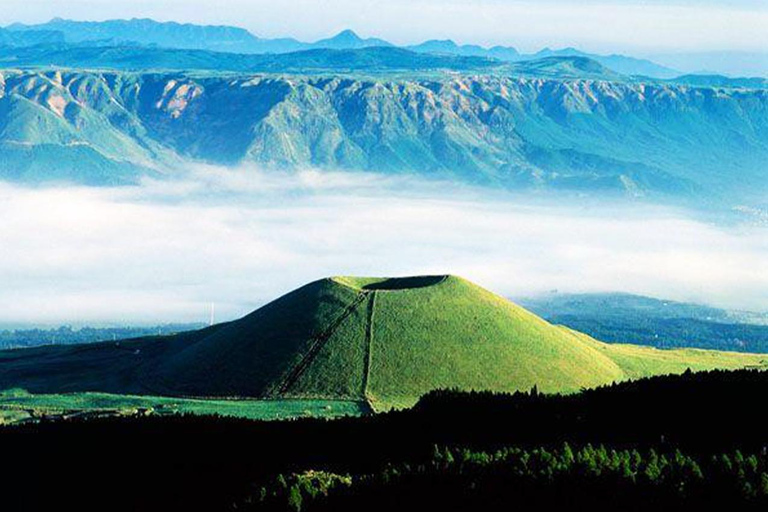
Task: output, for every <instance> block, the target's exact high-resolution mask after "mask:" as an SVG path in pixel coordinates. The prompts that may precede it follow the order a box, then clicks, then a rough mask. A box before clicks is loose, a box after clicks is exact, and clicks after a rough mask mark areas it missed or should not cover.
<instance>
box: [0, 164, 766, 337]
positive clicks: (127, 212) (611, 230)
mask: <svg viewBox="0 0 768 512" xmlns="http://www.w3.org/2000/svg"><path fill="white" fill-rule="evenodd" d="M0 219H2V222H0V283H3V286H2V287H0V304H2V308H0V324H3V323H4V324H27V323H29V324H31V323H38V324H39V323H52V324H56V323H73V324H83V323H155V322H171V321H205V320H206V319H207V315H208V311H209V307H210V306H209V305H210V303H211V302H215V303H216V310H217V312H218V319H220V320H224V319H229V318H234V317H236V316H238V315H241V314H244V313H246V312H248V311H250V310H252V309H254V308H256V307H258V306H259V305H262V304H264V303H265V302H267V301H269V300H271V299H272V298H275V297H276V296H278V295H280V294H282V293H284V292H287V291H289V290H291V289H292V288H294V287H296V286H299V285H301V284H303V283H306V282H308V281H311V280H314V279H317V278H320V277H324V276H328V275H337V274H358V275H408V274H423V273H454V274H459V275H462V276H465V277H467V278H469V279H472V280H474V281H476V282H478V283H480V284H482V285H484V286H486V287H488V288H490V289H492V290H494V291H496V292H498V293H500V294H503V295H507V296H513V295H514V296H520V295H526V294H532V293H536V292H541V291H548V290H552V289H558V290H560V291H607V290H619V291H627V292H633V293H641V294H647V295H653V296H657V297H664V298H671V299H678V300H693V301H698V302H706V303H711V304H715V305H721V306H728V307H737V308H747V309H768V258H766V255H768V230H766V228H765V227H759V226H730V227H723V226H719V225H713V224H709V223H706V222H704V221H701V220H697V219H696V218H694V217H693V216H691V215H689V214H686V213H685V212H681V211H678V210H672V209H667V208H662V207H658V206H652V205H642V204H636V203H635V204H631V205H610V204H602V205H590V204H585V203H584V202H583V201H576V200H572V201H569V202H565V203H564V202H563V201H557V203H556V204H554V203H553V202H547V201H544V200H530V199H527V200H523V199H521V198H520V197H516V196H510V195H505V194H501V193H496V194H490V193H485V192H482V191H479V190H475V189H470V188H457V187H455V186H454V187H452V186H449V185H447V184H436V183H430V184H428V183H422V182H417V181H413V180H408V179H388V178H383V177H381V176H376V175H367V174H333V173H330V174H329V173H323V174H321V173H318V172H314V171H306V172H301V173H298V174H295V175H282V174H265V173H262V172H259V171H257V170H255V169H244V170H241V171H236V172H235V171H223V170H221V169H217V168H207V167H201V168H198V169H196V170H195V171H194V172H193V173H192V174H191V175H190V176H189V177H186V178H184V179H179V180H169V181H148V182H146V183H144V184H143V185H142V186H139V187H128V188H114V189H89V188H79V187H48V188H22V187H18V186H13V185H10V184H1V183H0Z"/></svg>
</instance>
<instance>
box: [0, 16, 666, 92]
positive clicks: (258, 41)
mask: <svg viewBox="0 0 768 512" xmlns="http://www.w3.org/2000/svg"><path fill="white" fill-rule="evenodd" d="M6 29H7V30H8V31H14V32H23V31H35V30H36V31H40V30H48V31H57V32H59V33H60V34H61V36H62V38H63V39H65V40H66V41H67V42H69V43H83V42H98V41H105V42H112V43H136V44H141V45H157V46H163V47H166V48H178V49H198V50H213V51H221V52H233V53H247V54H261V53H290V52H295V51H301V50H310V49H344V50H350V49H360V48H370V47H380V46H385V47H393V46H396V45H393V44H392V43H390V42H389V41H386V40H384V39H380V38H375V37H371V38H365V39H363V38H361V37H360V36H358V35H357V34H356V33H355V32H354V31H352V30H351V29H345V30H342V31H340V32H339V33H337V34H335V35H333V36H331V37H328V38H325V39H320V40H317V41H315V42H311V43H309V42H301V41H298V40H296V39H294V38H277V39H266V38H259V37H257V36H255V35H253V34H252V33H250V32H249V31H247V30H245V29H242V28H238V27H231V26H222V25H219V26H210V25H194V24H190V23H184V24H182V23H176V22H157V21H154V20H151V19H136V18H134V19H130V20H107V21H102V22H87V21H74V20H65V19H61V18H55V19H53V20H51V21H49V22H47V23H42V24H36V25H23V24H19V23H17V24H12V25H9V26H8V27H6ZM0 42H1V40H0ZM401 48H404V49H408V50H412V51H415V52H418V53H433V52H436V53H446V54H450V55H458V56H472V57H484V58H493V59H498V60H501V61H503V62H517V61H521V60H531V59H537V58H543V57H562V56H579V57H588V58H591V59H593V60H596V61H598V62H600V63H601V64H603V65H605V66H607V67H608V68H610V69H612V70H613V71H615V72H618V73H622V74H629V75H648V76H652V77H655V78H671V77H673V76H675V75H676V74H680V73H678V72H676V71H675V70H673V69H670V68H668V67H664V66H661V65H659V64H656V63H654V62H651V61H649V60H647V59H637V58H633V57H627V56H624V55H607V56H606V55H599V54H593V53H586V52H582V51H579V50H576V49H573V48H566V49H562V50H551V49H549V48H545V49H543V50H541V51H539V52H537V53H533V54H527V55H525V54H521V53H519V52H518V51H517V50H516V49H515V48H513V47H511V46H500V45H497V46H493V47H490V48H485V47H482V46H479V45H475V44H465V45H458V44H456V43H455V42H454V41H452V40H450V39H446V40H434V39H433V40H428V41H424V42H422V43H419V44H412V45H405V46H401Z"/></svg>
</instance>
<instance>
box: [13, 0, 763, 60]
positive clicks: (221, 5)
mask: <svg viewBox="0 0 768 512" xmlns="http://www.w3.org/2000/svg"><path fill="white" fill-rule="evenodd" d="M55 16H59V17H64V18H71V19H88V20H103V19H111V18H131V17H151V18H154V19H157V20H160V21H180V22H192V23H203V24H229V25H236V26H242V27H244V28H247V29H249V30H251V31H252V32H253V33H254V34H256V35H258V36H261V37H277V36H294V37H297V38H299V39H302V40H316V39H319V38H323V37H327V36H329V35H332V34H334V33H336V32H338V31H340V30H342V29H346V28H352V29H354V30H356V31H358V32H359V33H361V34H362V35H367V36H377V37H383V38H386V39H388V40H391V41H393V42H395V43H399V44H405V43H415V42H420V41H422V40H425V39H432V38H439V39H443V38H452V39H454V40H456V41H458V42H464V43H469V42H471V43H477V44H483V45H494V44H503V45H512V46H516V47H517V48H519V49H521V50H523V51H535V50H538V49H541V48H542V47H545V46H549V47H553V48H558V47H566V46H577V47H579V48H581V49H584V50H587V51H595V52H603V53H608V52H619V51H622V52H632V53H634V54H653V53H656V52H662V53H666V52H701V51H714V50H731V51H751V52H758V51H768V30H766V27H768V1H766V0H672V1H663V0H645V1H642V0H619V1H607V0H602V1H600V0H585V1H567V0H539V1H514V0H512V1H510V0H465V1H459V0H282V1H279V2H276V1H274V0H217V1H215V2H214V1H210V0H66V1H62V0H2V9H0V24H3V25H6V24H9V23H12V22H16V21H20V22H25V23H36V22H43V21H47V20H49V19H50V18H52V17H55Z"/></svg>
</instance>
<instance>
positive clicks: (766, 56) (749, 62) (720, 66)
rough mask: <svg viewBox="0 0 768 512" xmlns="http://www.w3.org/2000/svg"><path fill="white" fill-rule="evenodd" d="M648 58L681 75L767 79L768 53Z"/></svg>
mask: <svg viewBox="0 0 768 512" xmlns="http://www.w3.org/2000/svg"><path fill="white" fill-rule="evenodd" d="M649 58H651V59H653V61H654V62H659V63H661V64H662V65H664V66H669V67H672V68H675V69H679V70H681V71H682V72H683V73H695V74H708V75H712V74H719V75H727V76H732V77H745V76H746V77H750V76H757V77H762V78H768V51H766V50H763V51H752V52H748V51H714V52H699V53H684V52H683V53H673V54H658V55H651V56H650V57H649Z"/></svg>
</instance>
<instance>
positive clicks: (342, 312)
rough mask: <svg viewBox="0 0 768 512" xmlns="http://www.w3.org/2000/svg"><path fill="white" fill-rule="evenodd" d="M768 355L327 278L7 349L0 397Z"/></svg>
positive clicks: (449, 281) (376, 395)
mask: <svg viewBox="0 0 768 512" xmlns="http://www.w3.org/2000/svg"><path fill="white" fill-rule="evenodd" d="M766 359H767V358H766V357H765V356H758V355H750V354H734V353H727V352H712V351H705V350H674V351H671V350H670V351H664V350H656V349H652V348H647V347H635V346H630V345H608V344H604V343H601V342H598V341H596V340H594V339H592V338H590V337H589V336H586V335H584V334H581V333H578V332H576V331H572V330H570V329H567V328H564V327H560V326H555V325H552V324H550V323H548V322H546V321H544V320H542V319H541V318H539V317H537V316H535V315H534V314H532V313H530V312H528V311H526V310H525V309H523V308H520V307H519V306H516V305H515V304H513V303H511V302H509V301H508V300H506V299H504V298H502V297H500V296H498V295H495V294H493V293H491V292H489V291H487V290H485V289H483V288H481V287H479V286H477V285H474V284H472V283H470V282H468V281H466V280H464V279H461V278H458V277H454V276H423V277H414V278H393V279H382V278H349V277H347V278H344V277H337V278H329V279H323V280H319V281H315V282H313V283H310V284H308V285H306V286H303V287H301V288H299V289H297V290H295V291H293V292H291V293H289V294H287V295H285V296H283V297H281V298H279V299H277V300H275V301H274V302H272V303H270V304H268V305H266V306H264V307H263V308H260V309H258V310H257V311H255V312H253V313H251V314H250V315H248V316H246V317H244V318H242V319H240V320H237V321H234V322H229V323H226V324H221V325H217V326H214V327H211V328H207V329H203V330H200V331H193V332H189V333H182V334H179V335H175V336H168V337H158V338H145V339H139V340H133V341H128V342H117V343H114V342H112V343H100V344H91V345H83V346H70V347H43V348H37V349H29V350H17V351H6V352H0V389H6V388H24V389H27V390H29V391H31V392H34V393H60V392H75V391H101V392H108V393H133V394H152V395H170V396H179V395H180V396H197V397H213V396H215V397H255V398H280V399H291V398H323V399H343V400H365V401H368V402H370V403H371V404H372V405H373V406H374V407H375V408H378V409H383V408H388V407H391V406H399V407H402V406H410V405H412V404H413V403H415V401H416V400H417V399H418V397H419V396H421V395H422V394H424V393H426V392H428V391H430V390H433V389H438V388H459V389H478V390H480V389H482V390H493V391H514V390H521V389H529V388H531V387H533V386H534V385H535V386H538V388H539V389H540V390H542V391H545V392H570V391H576V390H579V389H581V388H585V387H594V386H598V385H601V384H606V383H610V382H613V381H620V380H624V379H628V378H636V377H642V376H647V375H654V374H664V373H679V372H683V371H685V370H686V369H687V368H692V369H694V370H700V369H709V368H740V367H749V366H763V365H764V364H765V362H766Z"/></svg>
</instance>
